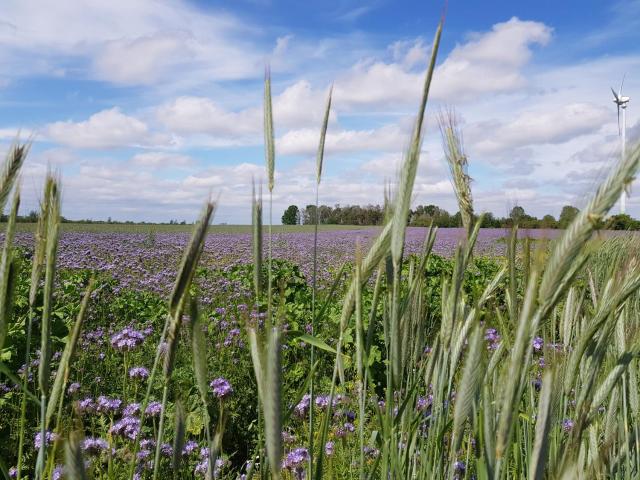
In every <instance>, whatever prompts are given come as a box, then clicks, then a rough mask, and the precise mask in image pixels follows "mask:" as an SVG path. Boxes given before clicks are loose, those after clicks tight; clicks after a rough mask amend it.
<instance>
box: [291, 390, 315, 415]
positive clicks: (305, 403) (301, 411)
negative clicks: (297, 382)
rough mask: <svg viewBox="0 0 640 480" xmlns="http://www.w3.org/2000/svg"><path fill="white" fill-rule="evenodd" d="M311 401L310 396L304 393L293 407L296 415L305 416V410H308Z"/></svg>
mask: <svg viewBox="0 0 640 480" xmlns="http://www.w3.org/2000/svg"><path fill="white" fill-rule="evenodd" d="M310 402H311V396H310V395H309V394H307V393H305V394H304V395H303V396H302V398H301V399H300V401H299V402H298V404H297V405H296V406H295V407H294V408H293V411H294V412H295V414H296V416H297V417H300V418H304V417H306V416H307V412H308V411H309V403H310Z"/></svg>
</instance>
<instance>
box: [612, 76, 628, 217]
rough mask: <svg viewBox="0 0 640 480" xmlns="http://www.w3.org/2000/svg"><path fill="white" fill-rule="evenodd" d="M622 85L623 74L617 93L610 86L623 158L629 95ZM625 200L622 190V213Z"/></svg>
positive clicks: (625, 195) (624, 193)
mask: <svg viewBox="0 0 640 480" xmlns="http://www.w3.org/2000/svg"><path fill="white" fill-rule="evenodd" d="M623 85H624V75H623V76H622V83H620V88H619V89H618V93H616V91H615V90H614V89H613V87H612V88H611V91H612V92H613V103H615V104H616V105H617V106H618V134H619V135H620V140H621V142H622V148H621V150H622V158H623V159H624V154H625V150H626V133H627V115H626V112H627V105H628V104H629V97H625V96H623V95H622V86H623ZM620 110H622V126H620ZM626 201H627V193H626V191H624V190H623V191H622V193H621V194H620V213H624V211H625V207H626Z"/></svg>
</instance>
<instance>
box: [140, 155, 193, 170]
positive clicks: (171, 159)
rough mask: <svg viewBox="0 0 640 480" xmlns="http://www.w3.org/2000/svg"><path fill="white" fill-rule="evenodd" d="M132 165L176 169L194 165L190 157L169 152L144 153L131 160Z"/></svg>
mask: <svg viewBox="0 0 640 480" xmlns="http://www.w3.org/2000/svg"><path fill="white" fill-rule="evenodd" d="M131 163H132V164H133V165H136V166H141V167H153V168H174V167H179V168H180V167H189V166H192V165H193V164H194V162H193V159H192V158H191V157H189V156H188V155H181V154H177V153H169V152H143V153H137V154H136V155H134V156H133V157H132V158H131Z"/></svg>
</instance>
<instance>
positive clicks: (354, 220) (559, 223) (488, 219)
mask: <svg viewBox="0 0 640 480" xmlns="http://www.w3.org/2000/svg"><path fill="white" fill-rule="evenodd" d="M578 213H579V210H578V209H577V208H576V207H574V206H573V205H565V206H564V207H562V210H561V211H560V216H559V217H558V218H557V219H556V218H555V217H554V216H553V215H544V216H543V217H542V218H537V217H535V216H533V215H530V214H528V213H527V212H526V211H525V210H524V208H523V207H521V206H519V205H516V206H514V207H513V208H512V209H511V211H510V212H509V215H508V216H506V217H497V216H495V215H494V214H493V213H491V212H486V213H485V214H484V216H483V218H482V224H481V227H482V228H511V227H513V226H514V225H518V226H519V227H520V228H566V227H567V226H568V225H569V223H571V221H572V220H573V219H574V218H575V216H576V215H577V214H578ZM316 215H318V220H319V221H318V223H320V224H321V225H360V226H361V225H381V224H382V223H383V221H384V217H385V209H384V207H382V206H380V205H364V206H360V205H345V206H341V205H335V206H333V207H330V206H328V205H320V206H319V207H318V209H317V211H316V206H315V205H307V206H306V207H304V208H303V209H300V208H298V206H296V205H290V206H289V207H288V208H287V209H286V210H285V211H284V214H283V215H282V224H283V225H313V224H315V223H316ZM407 222H408V224H409V225H410V226H415V227H426V226H429V225H431V224H433V225H434V226H436V227H440V228H447V227H461V226H462V219H461V216H460V212H456V213H454V214H451V213H449V212H448V211H446V210H445V209H443V208H440V207H438V206H437V205H418V206H417V207H415V209H412V210H410V211H409V218H408V219H407ZM602 227H603V228H607V229H611V230H640V221H639V220H636V219H634V218H632V217H631V216H629V215H627V214H618V215H612V216H611V217H609V218H608V219H606V220H605V221H604V222H603V224H602Z"/></svg>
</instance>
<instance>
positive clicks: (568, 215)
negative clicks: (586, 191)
mask: <svg viewBox="0 0 640 480" xmlns="http://www.w3.org/2000/svg"><path fill="white" fill-rule="evenodd" d="M579 211H580V210H578V209H577V208H576V207H574V206H572V205H565V206H564V207H562V211H561V212H560V218H558V227H560V228H567V227H568V226H569V224H570V223H571V222H572V221H573V219H574V218H576V215H578V212H579Z"/></svg>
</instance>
